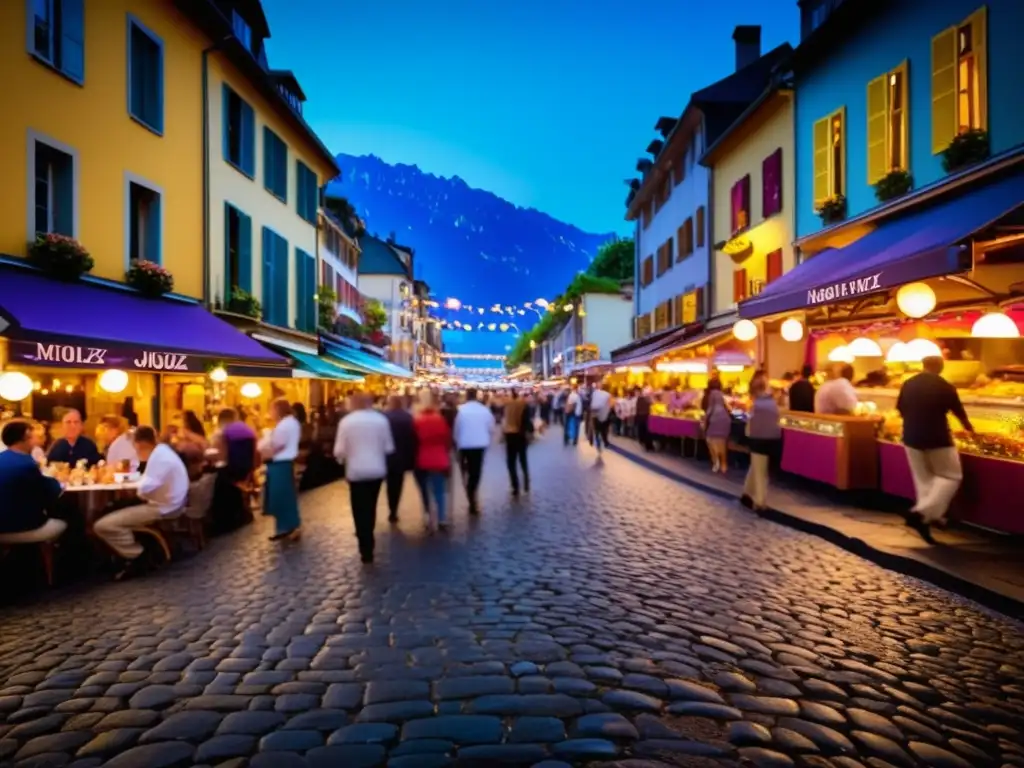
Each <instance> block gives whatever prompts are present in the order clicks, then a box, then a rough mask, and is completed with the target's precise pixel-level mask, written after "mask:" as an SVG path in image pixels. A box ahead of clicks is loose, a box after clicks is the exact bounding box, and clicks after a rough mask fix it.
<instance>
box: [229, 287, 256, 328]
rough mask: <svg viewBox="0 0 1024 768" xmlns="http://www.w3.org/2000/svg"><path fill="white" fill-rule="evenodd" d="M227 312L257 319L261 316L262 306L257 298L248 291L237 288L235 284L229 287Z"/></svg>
mask: <svg viewBox="0 0 1024 768" xmlns="http://www.w3.org/2000/svg"><path fill="white" fill-rule="evenodd" d="M227 309H228V312H234V313H235V314H236V315H245V316H246V317H252V318H254V319H256V320H259V319H260V318H261V317H262V316H263V307H262V306H260V302H259V300H257V298H256V297H255V296H253V295H252V294H251V293H249V292H248V291H246V290H244V289H242V288H239V287H238V286H237V285H236V286H235V287H233V288H232V289H231V297H230V298H229V299H228V307H227Z"/></svg>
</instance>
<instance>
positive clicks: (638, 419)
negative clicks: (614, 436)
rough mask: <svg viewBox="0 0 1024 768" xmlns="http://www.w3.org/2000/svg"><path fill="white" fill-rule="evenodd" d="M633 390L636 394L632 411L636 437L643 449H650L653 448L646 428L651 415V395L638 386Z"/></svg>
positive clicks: (649, 433)
mask: <svg viewBox="0 0 1024 768" xmlns="http://www.w3.org/2000/svg"><path fill="white" fill-rule="evenodd" d="M633 392H634V394H635V395H636V405H635V406H634V411H633V413H634V415H633V422H634V424H635V425H636V439H637V441H638V442H639V443H640V445H642V446H643V448H644V450H645V451H651V450H653V449H654V446H653V445H652V444H651V432H650V430H649V429H648V428H647V420H648V419H649V418H650V416H651V396H650V395H649V394H647V392H646V391H644V390H642V389H640V387H637V388H636V389H635V390H633Z"/></svg>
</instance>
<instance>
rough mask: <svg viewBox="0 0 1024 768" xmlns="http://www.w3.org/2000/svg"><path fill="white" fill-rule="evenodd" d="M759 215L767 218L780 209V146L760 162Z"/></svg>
mask: <svg viewBox="0 0 1024 768" xmlns="http://www.w3.org/2000/svg"><path fill="white" fill-rule="evenodd" d="M761 187H762V188H761V216H762V217H764V218H766V219H767V218H768V217H769V216H774V215H775V214H777V213H779V211H781V210H782V148H781V147H780V148H779V149H777V150H775V151H774V152H772V153H771V154H770V155H768V157H766V158H765V159H764V162H763V163H762V164H761Z"/></svg>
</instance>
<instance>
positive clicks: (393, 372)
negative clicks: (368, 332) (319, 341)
mask: <svg viewBox="0 0 1024 768" xmlns="http://www.w3.org/2000/svg"><path fill="white" fill-rule="evenodd" d="M323 346H324V352H325V355H326V357H327V359H328V360H329V361H330V362H332V363H333V364H335V365H340V366H341V367H342V368H347V369H349V370H353V371H359V372H360V373H368V374H372V375H375V376H391V377H393V378H397V379H411V378H412V371H408V370H406V369H405V368H402V367H400V366H397V365H395V364H394V363H389V362H388V361H387V360H381V359H380V358H379V357H374V356H373V355H370V354H367V353H366V352H363V351H361V350H358V349H354V348H352V347H346V346H344V345H342V344H335V343H333V342H329V341H324V342H323Z"/></svg>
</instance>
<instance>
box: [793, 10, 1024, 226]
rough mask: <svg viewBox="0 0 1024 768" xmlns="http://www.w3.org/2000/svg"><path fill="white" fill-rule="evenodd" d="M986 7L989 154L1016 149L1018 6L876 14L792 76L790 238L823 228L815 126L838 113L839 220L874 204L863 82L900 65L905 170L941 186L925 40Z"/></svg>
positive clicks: (1022, 39)
mask: <svg viewBox="0 0 1024 768" xmlns="http://www.w3.org/2000/svg"><path fill="white" fill-rule="evenodd" d="M982 5H987V7H988V46H987V50H988V105H989V107H988V130H989V136H990V140H991V143H992V154H993V155H995V154H998V153H1000V152H1004V151H1006V150H1008V149H1011V148H1013V147H1015V146H1018V145H1020V144H1022V143H1024V104H1022V103H1021V101H1022V95H1024V86H1022V78H1024V36H1022V34H1021V32H1022V30H1024V0H988V2H987V3H983V2H981V0H902V1H901V2H899V3H895V2H894V3H892V6H893V7H891V8H889V9H887V10H886V11H884V12H882V11H880V12H879V13H878V14H877V15H876V16H875V18H873V19H872V20H871V21H870V22H868V23H866V24H865V25H863V26H862V27H861V28H860V29H858V30H857V32H856V33H855V34H854V35H853V36H850V37H848V38H847V39H845V40H841V39H838V36H837V42H836V43H834V44H832V45H830V46H829V49H828V55H827V56H823V57H821V58H819V59H818V60H817V61H815V62H814V64H813V67H812V68H810V69H807V70H805V71H800V72H798V73H797V75H796V83H795V85H796V115H795V119H794V125H795V129H796V161H797V164H796V178H797V209H796V230H797V236H798V237H804V236H806V235H808V234H812V233H814V232H815V231H817V230H819V229H821V228H822V224H821V219H820V218H819V217H818V216H817V215H816V214H815V213H814V188H813V187H814V184H813V181H814V178H813V174H814V162H813V141H812V130H813V126H814V121H815V120H819V119H821V118H823V117H825V116H826V115H828V114H830V113H832V112H834V111H835V110H837V109H839V108H840V107H843V106H845V107H846V168H847V180H846V197H847V216H848V217H852V216H856V215H858V214H861V213H863V212H865V211H867V210H869V209H871V208H874V207H876V206H877V205H878V204H879V203H878V201H877V200H876V198H875V191H874V188H873V187H871V186H869V185H868V180H867V84H868V82H869V81H870V80H872V79H874V78H876V77H878V76H880V75H881V74H883V73H885V72H887V71H889V70H891V69H894V68H896V67H897V66H899V64H900V63H901V62H903V61H904V60H906V61H908V78H909V82H910V90H909V112H910V114H909V137H910V139H909V144H910V163H909V165H910V167H909V171H910V173H911V174H912V175H913V177H914V187H915V188H919V187H922V186H925V185H927V184H931V183H933V182H935V181H938V180H939V179H941V178H942V177H943V176H944V175H946V174H945V172H944V171H943V169H942V157H941V156H940V155H933V154H932V138H931V112H932V88H931V68H932V67H931V43H932V38H933V37H934V36H935V35H936V34H938V33H939V32H941V31H942V30H943V29H946V28H947V27H950V26H953V25H955V24H958V23H960V22H962V21H964V20H965V19H966V18H967V17H968V16H970V15H971V14H972V13H974V12H975V11H976V10H978V9H979V8H980V7H981V6H982Z"/></svg>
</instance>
